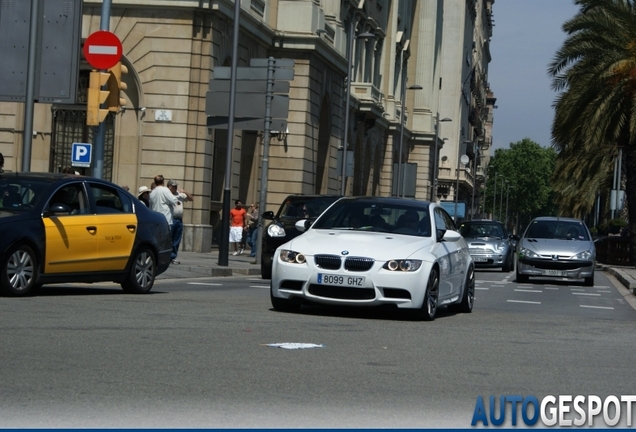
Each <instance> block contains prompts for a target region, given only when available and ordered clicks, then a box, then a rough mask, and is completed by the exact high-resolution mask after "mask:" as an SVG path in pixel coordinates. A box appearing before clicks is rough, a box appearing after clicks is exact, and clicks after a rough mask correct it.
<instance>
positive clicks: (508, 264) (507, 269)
mask: <svg viewBox="0 0 636 432" xmlns="http://www.w3.org/2000/svg"><path fill="white" fill-rule="evenodd" d="M512 267H513V263H512V256H511V257H510V258H508V259H506V262H504V264H503V265H502V266H501V271H502V272H504V273H510V271H511V270H512Z"/></svg>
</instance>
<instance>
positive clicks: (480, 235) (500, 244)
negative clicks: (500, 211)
mask: <svg viewBox="0 0 636 432" xmlns="http://www.w3.org/2000/svg"><path fill="white" fill-rule="evenodd" d="M459 232H460V234H461V235H462V236H463V237H464V238H465V239H466V242H467V243H468V251H469V252H470V256H471V257H472V258H473V262H474V263H475V267H490V268H499V267H501V271H504V272H509V271H511V270H512V269H513V268H514V245H513V244H512V243H511V238H514V236H509V235H508V233H507V232H506V228H505V227H504V225H503V224H502V223H501V222H499V221H495V220H490V219H478V220H471V221H466V222H463V223H462V224H461V225H460V226H459Z"/></svg>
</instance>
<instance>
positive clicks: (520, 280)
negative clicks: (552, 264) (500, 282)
mask: <svg viewBox="0 0 636 432" xmlns="http://www.w3.org/2000/svg"><path fill="white" fill-rule="evenodd" d="M524 282H528V276H527V275H522V274H519V270H518V269H517V283H524Z"/></svg>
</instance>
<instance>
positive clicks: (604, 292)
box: [596, 290, 611, 293]
mask: <svg viewBox="0 0 636 432" xmlns="http://www.w3.org/2000/svg"><path fill="white" fill-rule="evenodd" d="M596 292H599V293H611V291H601V290H598V291H596Z"/></svg>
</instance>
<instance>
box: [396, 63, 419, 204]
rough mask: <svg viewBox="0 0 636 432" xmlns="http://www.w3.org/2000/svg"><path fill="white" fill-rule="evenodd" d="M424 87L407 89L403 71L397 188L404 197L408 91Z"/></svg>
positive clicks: (398, 192)
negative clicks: (403, 153) (404, 146)
mask: <svg viewBox="0 0 636 432" xmlns="http://www.w3.org/2000/svg"><path fill="white" fill-rule="evenodd" d="M423 88H424V87H422V86H421V85H417V84H414V85H412V86H411V87H409V88H408V89H407V88H406V70H405V71H404V72H403V73H402V89H403V90H402V112H401V113H400V145H399V146H398V148H399V155H398V171H397V190H396V195H397V196H401V197H402V198H404V187H405V183H406V181H405V179H404V178H403V177H404V173H402V152H403V150H402V146H403V143H404V122H405V121H406V115H404V110H405V108H404V104H405V101H406V91H407V90H422V89H423ZM404 171H406V170H404ZM400 185H401V186H400Z"/></svg>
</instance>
